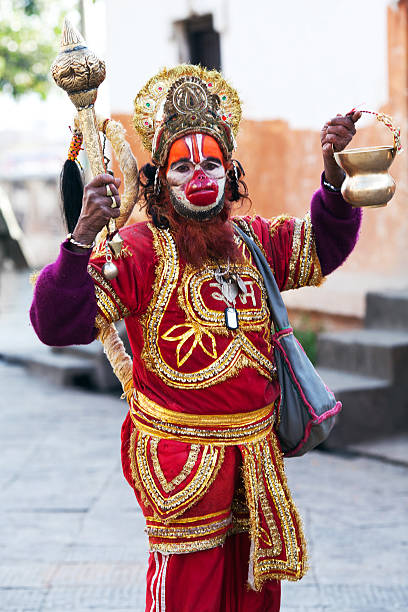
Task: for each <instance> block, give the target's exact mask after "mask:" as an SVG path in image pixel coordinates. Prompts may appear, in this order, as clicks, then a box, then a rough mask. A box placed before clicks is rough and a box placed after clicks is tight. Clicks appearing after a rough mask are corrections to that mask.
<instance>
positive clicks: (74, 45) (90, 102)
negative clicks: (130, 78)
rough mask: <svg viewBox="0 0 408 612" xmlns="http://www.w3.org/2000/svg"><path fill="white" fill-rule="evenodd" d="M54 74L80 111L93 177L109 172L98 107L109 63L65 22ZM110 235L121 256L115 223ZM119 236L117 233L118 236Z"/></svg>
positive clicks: (106, 270)
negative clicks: (99, 56)
mask: <svg viewBox="0 0 408 612" xmlns="http://www.w3.org/2000/svg"><path fill="white" fill-rule="evenodd" d="M51 74H52V76H53V78H54V81H55V82H56V84H57V85H58V86H59V87H61V89H63V90H64V91H66V92H67V94H68V96H69V98H70V100H71V102H73V104H74V106H75V108H76V109H77V111H78V120H79V125H80V129H81V132H82V135H83V139H84V143H85V148H86V152H87V155H88V159H89V164H90V166H91V171H92V174H93V176H96V175H97V174H103V173H105V172H106V168H105V164H104V160H103V152H102V146H101V140H100V138H99V129H98V124H97V121H96V115H95V110H94V104H95V100H96V97H97V95H98V87H99V85H100V84H101V83H102V82H103V81H104V80H105V76H106V69H105V62H104V61H102V60H100V59H99V58H98V57H96V55H95V53H93V51H91V50H90V49H88V47H87V46H86V42H85V40H84V39H83V37H82V36H81V34H80V33H79V32H78V31H77V30H76V29H75V28H74V27H73V25H72V24H71V23H70V21H69V20H68V19H66V18H65V20H64V26H63V31H62V38H61V51H60V53H59V54H58V55H57V57H56V58H55V60H54V63H53V64H52V66H51ZM108 230H109V233H110V234H111V235H112V234H115V235H114V237H113V239H112V240H110V241H109V242H108V244H109V247H110V249H111V250H112V251H113V252H114V253H115V255H118V254H119V253H120V249H121V246H122V239H121V237H120V234H119V232H116V224H115V220H114V219H110V221H109V225H108ZM115 232H116V233H115ZM102 272H103V275H104V276H105V277H106V278H108V279H112V278H115V277H116V276H117V274H118V269H117V267H116V266H115V264H114V263H113V262H112V254H111V253H110V252H109V251H108V250H107V252H106V264H105V265H104V266H103V268H102Z"/></svg>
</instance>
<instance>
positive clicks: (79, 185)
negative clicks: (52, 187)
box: [60, 130, 84, 232]
mask: <svg viewBox="0 0 408 612" xmlns="http://www.w3.org/2000/svg"><path fill="white" fill-rule="evenodd" d="M81 145H82V134H81V132H78V131H76V130H75V131H74V132H73V134H72V141H71V145H70V147H69V152H68V159H67V160H66V161H65V163H64V165H63V167H62V172H61V177H60V190H61V199H62V207H63V214H64V217H65V223H66V226H67V229H68V232H73V230H74V228H75V226H76V224H77V222H78V218H79V215H80V212H81V208H82V197H83V194H84V183H83V179H82V173H81V170H80V167H79V162H78V160H77V157H78V153H79V151H80V150H81Z"/></svg>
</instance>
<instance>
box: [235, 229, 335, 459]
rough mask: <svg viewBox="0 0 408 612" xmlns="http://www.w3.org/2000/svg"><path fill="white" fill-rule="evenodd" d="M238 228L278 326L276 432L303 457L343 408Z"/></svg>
mask: <svg viewBox="0 0 408 612" xmlns="http://www.w3.org/2000/svg"><path fill="white" fill-rule="evenodd" d="M234 227H235V231H236V232H237V233H238V234H239V236H241V238H242V240H243V241H244V242H245V244H246V245H247V247H248V249H249V250H250V252H251V254H252V257H253V260H254V263H255V265H256V266H257V268H258V271H259V272H260V274H261V275H262V277H263V281H264V285H265V289H266V292H267V296H268V304H269V310H270V313H271V318H272V321H273V324H274V327H275V333H274V335H273V337H272V345H273V350H274V357H275V363H276V368H277V371H278V379H279V385H280V390H281V394H280V402H279V425H278V426H277V428H276V432H277V435H278V438H279V441H280V443H281V447H282V451H283V452H284V454H285V456H286V457H299V456H300V455H304V454H305V453H307V451H309V450H311V449H312V448H314V447H315V446H317V445H318V444H320V443H321V442H323V441H324V440H325V439H326V438H327V437H328V435H329V433H330V431H331V430H332V428H333V426H334V423H335V417H336V414H338V413H339V412H340V410H341V407H342V406H341V403H340V402H337V401H336V398H335V397H334V395H333V393H332V392H331V391H330V389H329V388H328V387H326V385H325V384H324V382H323V381H322V379H321V378H320V376H319V374H318V373H317V372H316V370H315V368H314V367H313V364H312V363H311V362H310V360H309V358H308V357H307V355H306V353H305V352H304V350H303V348H302V346H301V345H300V343H299V342H298V340H297V339H296V338H295V336H294V335H293V329H292V328H291V327H290V325H289V320H288V313H287V310H286V307H285V304H284V303H283V300H282V297H281V294H280V291H279V288H278V285H277V284H276V281H275V277H274V275H273V273H272V270H271V268H270V266H269V264H268V262H267V261H266V259H265V256H264V255H263V253H262V251H261V249H260V248H259V247H258V246H257V244H256V243H255V242H254V240H253V239H252V238H251V237H250V236H248V235H247V234H246V233H245V232H244V231H243V230H242V229H241V228H240V227H238V226H237V225H236V224H234Z"/></svg>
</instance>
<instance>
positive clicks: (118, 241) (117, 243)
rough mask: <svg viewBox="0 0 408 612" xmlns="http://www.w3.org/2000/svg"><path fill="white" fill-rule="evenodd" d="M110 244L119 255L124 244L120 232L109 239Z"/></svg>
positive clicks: (111, 248)
mask: <svg viewBox="0 0 408 612" xmlns="http://www.w3.org/2000/svg"><path fill="white" fill-rule="evenodd" d="M108 245H109V248H110V250H111V251H112V253H113V255H114V256H115V257H119V255H120V252H121V250H122V245H123V238H122V236H121V235H120V234H119V232H116V234H115V235H114V236H113V237H112V238H111V239H110V240H108Z"/></svg>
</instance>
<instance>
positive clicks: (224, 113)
mask: <svg viewBox="0 0 408 612" xmlns="http://www.w3.org/2000/svg"><path fill="white" fill-rule="evenodd" d="M240 120H241V103H240V100H239V97H238V94H237V92H236V90H235V89H233V88H232V87H231V85H229V84H228V83H227V82H226V80H225V79H224V78H223V77H222V76H221V74H220V73H219V72H218V71H217V70H206V69H205V68H202V67H201V66H194V65H192V64H181V65H180V66H176V67H174V68H170V69H167V68H164V69H163V70H162V71H161V72H159V73H158V74H157V75H156V76H154V77H152V78H151V79H150V80H149V81H148V82H147V83H146V85H145V86H144V87H143V89H142V90H141V91H140V92H139V93H138V94H137V96H136V98H135V112H134V115H133V122H134V126H135V129H136V131H137V132H138V133H139V134H140V136H141V138H142V142H143V146H144V147H145V149H147V150H148V151H151V153H152V158H153V161H155V162H156V163H157V164H159V165H163V164H164V163H165V161H166V158H167V154H168V151H169V148H170V145H171V144H172V143H173V142H174V141H175V140H177V138H180V137H181V136H183V135H184V134H189V133H191V132H203V133H205V134H210V135H211V136H213V137H214V138H215V139H216V140H217V142H218V143H219V144H220V146H221V148H222V150H223V152H224V155H225V157H226V158H227V159H228V158H229V157H231V153H232V151H233V150H234V148H235V137H236V135H237V132H238V126H239V122H240Z"/></svg>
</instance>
